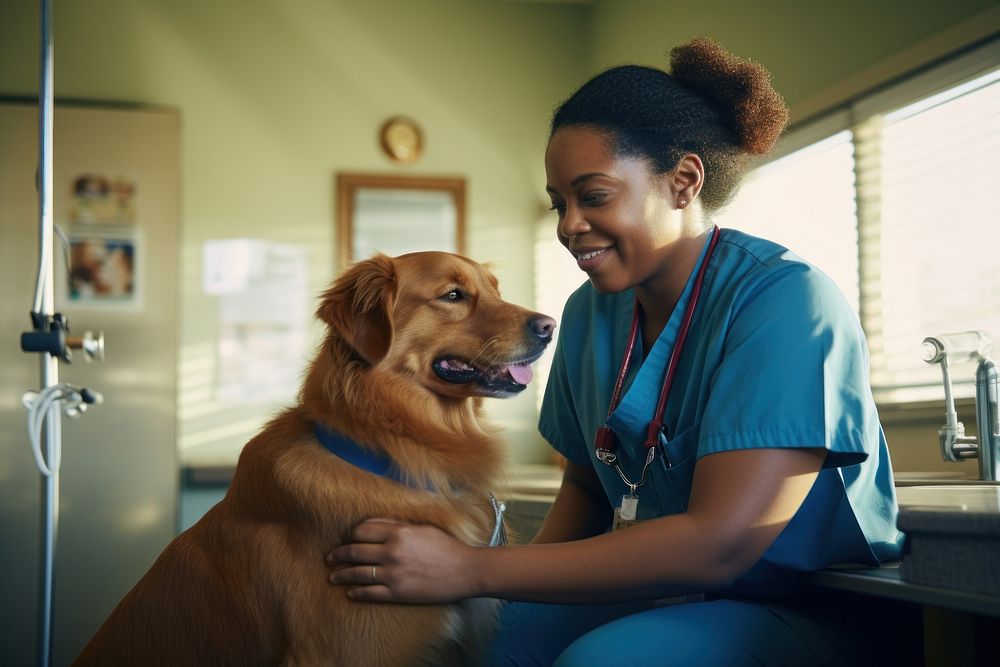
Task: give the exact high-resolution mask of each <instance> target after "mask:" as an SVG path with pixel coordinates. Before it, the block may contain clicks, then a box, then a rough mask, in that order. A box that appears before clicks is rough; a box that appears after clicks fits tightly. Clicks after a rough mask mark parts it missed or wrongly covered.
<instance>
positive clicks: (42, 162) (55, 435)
mask: <svg viewBox="0 0 1000 667" xmlns="http://www.w3.org/2000/svg"><path fill="white" fill-rule="evenodd" d="M40 14H41V16H40V23H41V39H40V58H39V85H38V215H39V270H38V281H37V284H36V287H35V303H34V307H33V310H32V318H33V319H34V320H35V322H34V324H35V327H36V330H37V329H38V328H40V327H41V328H43V330H45V331H50V330H51V325H50V323H49V322H47V321H45V320H49V319H50V318H51V317H52V315H53V311H54V309H55V297H54V276H53V261H52V257H53V254H54V251H53V247H52V246H53V240H54V239H53V237H54V233H53V226H52V225H53V219H52V110H53V109H52V108H53V81H52V71H53V64H52V56H53V49H52V6H51V2H50V0H41V12H40ZM56 326H57V328H58V327H60V325H56ZM41 354H42V356H41V380H42V388H43V389H45V388H47V387H51V386H54V385H56V384H58V382H59V357H58V356H56V354H54V353H53V352H52V351H44V352H42V353H41ZM61 430H62V420H61V414H60V407H59V404H58V402H56V403H53V404H52V406H51V407H49V409H48V414H46V416H45V455H46V459H47V460H48V461H50V462H51V461H53V460H54V458H55V456H56V453H57V451H58V450H59V448H60V447H61V438H62V432H61ZM41 510H42V531H41V553H42V575H41V581H40V590H39V595H40V599H41V605H40V609H39V626H38V627H39V637H38V663H39V664H40V665H42V667H48V666H49V665H51V664H52V624H53V620H54V616H55V614H54V609H53V594H54V592H55V568H54V565H55V548H56V538H57V535H58V530H59V472H58V470H54V474H52V475H51V476H47V475H42V498H41Z"/></svg>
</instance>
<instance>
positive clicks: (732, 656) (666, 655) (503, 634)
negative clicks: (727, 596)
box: [489, 600, 867, 667]
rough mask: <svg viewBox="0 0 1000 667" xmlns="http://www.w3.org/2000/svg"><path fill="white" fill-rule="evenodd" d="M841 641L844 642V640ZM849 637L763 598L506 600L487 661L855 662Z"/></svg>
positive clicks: (567, 666)
mask: <svg viewBox="0 0 1000 667" xmlns="http://www.w3.org/2000/svg"><path fill="white" fill-rule="evenodd" d="M845 640H846V641H845ZM851 643H852V642H851V641H850V639H849V638H847V637H843V636H838V635H837V633H836V631H831V630H830V629H829V628H824V627H823V626H822V625H819V624H815V623H812V622H810V621H809V620H808V619H806V618H804V617H801V616H796V615H794V614H793V613H792V612H787V613H783V612H781V611H776V610H775V608H774V607H772V606H770V605H763V604H757V603H751V602H741V601H736V600H712V601H707V602H691V603H685V604H672V605H668V606H656V604H655V603H640V604H636V603H628V604H615V605H552V604H534V603H523V602H511V603H507V604H506V605H505V606H504V608H503V611H502V612H501V620H500V633H499V635H498V637H497V640H496V641H495V643H494V645H493V647H492V650H491V654H490V660H489V664H490V665H493V666H494V667H500V666H503V667H511V666H515V665H516V666H517V667H529V666H531V667H535V666H544V667H548V666H549V665H555V666H556V667H586V666H590V665H593V666H594V667H598V666H599V667H617V666H619V665H621V666H624V665H634V666H636V667H654V666H657V667H659V666H661V665H686V666H688V667H697V666H699V665H712V666H724V665H788V666H795V667H798V666H800V665H801V666H803V667H805V666H811V665H857V664H862V663H865V662H867V660H865V659H864V657H865V656H863V655H858V654H857V653H856V652H855V650H854V648H853V647H851V646H850V644H851Z"/></svg>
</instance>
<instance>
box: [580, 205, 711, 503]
mask: <svg viewBox="0 0 1000 667" xmlns="http://www.w3.org/2000/svg"><path fill="white" fill-rule="evenodd" d="M719 235H720V230H719V227H718V225H716V226H715V227H714V228H713V230H712V240H711V241H710V242H709V244H708V252H707V253H706V255H705V260H704V261H703V262H702V263H701V266H700V267H699V269H698V275H697V276H696V277H695V280H694V287H693V288H692V290H691V298H690V300H689V301H688V304H687V307H686V308H685V309H684V317H683V319H682V320H681V327H680V330H679V332H678V334H677V342H676V343H675V344H674V349H673V350H672V351H671V352H670V361H669V363H668V364H667V372H666V375H665V377H664V378H663V388H662V389H661V390H660V400H659V402H658V403H657V404H656V412H655V413H654V414H653V420H652V421H650V422H649V425H648V426H647V427H646V442H645V446H646V463H645V464H644V465H643V468H642V479H640V480H639V481H638V482H632V481H630V480H629V479H628V478H627V477H626V476H625V473H624V472H622V469H621V467H620V466H619V465H618V455H617V454H615V450H616V449H617V448H618V443H617V441H616V439H615V433H614V431H612V430H611V428H610V427H608V425H607V422H606V421H605V423H604V424H603V425H601V426H599V427H598V428H597V433H596V434H595V435H594V454H595V455H596V456H597V458H598V460H600V461H601V463H603V464H605V465H607V466H613V467H614V468H615V469H616V470H617V471H618V474H619V475H620V476H621V478H622V481H623V482H625V484H626V485H627V486H628V487H629V489H630V491H631V492H633V493H634V492H635V489H636V488H638V487H640V486H642V484H643V483H644V482H645V481H646V468H648V467H649V464H650V463H651V462H652V460H653V457H654V456H656V450H657V444H659V441H660V432H661V431H662V430H663V412H664V410H665V409H666V407H667V397H668V396H669V395H670V387H671V386H672V385H673V383H674V376H675V375H676V374H677V365H678V364H679V363H680V358H681V352H682V351H683V349H684V341H685V340H686V339H687V333H688V329H689V328H690V326H691V319H692V318H693V317H694V310H695V307H696V306H697V305H698V297H699V296H701V286H702V283H704V281H705V269H706V268H707V267H708V262H709V260H710V259H711V258H712V253H713V252H714V251H715V245H716V244H717V243H718V241H719ZM638 335H639V301H638V299H637V300H636V302H635V307H634V308H633V314H632V327H631V329H630V331H629V334H628V343H627V344H626V345H625V354H624V356H623V357H622V366H621V369H620V370H619V371H618V379H617V380H616V381H615V387H614V391H613V392H612V394H611V403H610V404H609V405H608V419H610V418H611V415H612V413H613V412H614V411H615V408H617V407H618V403H619V402H620V401H621V394H622V387H623V386H624V385H625V376H626V375H628V367H629V363H630V362H631V361H632V351H633V350H634V349H635V341H636V339H637V337H638ZM663 455H664V457H665V456H666V452H663ZM667 463H668V465H669V461H668V462H667Z"/></svg>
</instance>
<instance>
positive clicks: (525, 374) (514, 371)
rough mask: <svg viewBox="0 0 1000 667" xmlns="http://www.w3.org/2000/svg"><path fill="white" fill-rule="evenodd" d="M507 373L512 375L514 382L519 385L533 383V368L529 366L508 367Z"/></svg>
mask: <svg viewBox="0 0 1000 667" xmlns="http://www.w3.org/2000/svg"><path fill="white" fill-rule="evenodd" d="M507 372H508V373H510V376H511V377H512V378H514V382H517V383H518V384H528V383H529V382H531V378H532V377H533V375H532V373H531V366H529V365H528V364H518V365H516V366H508V367H507Z"/></svg>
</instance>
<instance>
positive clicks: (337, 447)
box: [315, 424, 420, 488]
mask: <svg viewBox="0 0 1000 667" xmlns="http://www.w3.org/2000/svg"><path fill="white" fill-rule="evenodd" d="M315 430H316V439H317V440H319V443H320V444H321V445H323V446H324V447H325V448H326V449H327V451H329V452H330V453H331V454H333V455H334V456H337V457H338V458H341V459H343V460H345V461H347V462H348V463H350V464H351V465H354V466H357V467H358V468H361V469H362V470H364V471H366V472H370V473H372V474H373V475H378V476H379V477H385V478H387V479H391V480H392V481H394V482H399V483H400V484H406V485H407V486H412V487H414V488H420V487H418V486H417V485H416V484H413V483H412V482H410V481H409V480H408V479H406V477H404V476H403V473H402V471H401V470H400V469H399V467H398V466H397V465H396V464H395V462H393V460H392V459H390V458H389V457H388V456H386V455H384V454H379V453H378V452H375V451H372V450H371V449H366V448H364V447H362V446H361V445H359V444H358V443H356V442H354V441H353V440H351V439H350V438H348V437H347V436H346V435H344V434H343V433H338V432H336V431H333V430H331V429H328V428H327V427H325V426H323V425H322V424H316V429H315Z"/></svg>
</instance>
